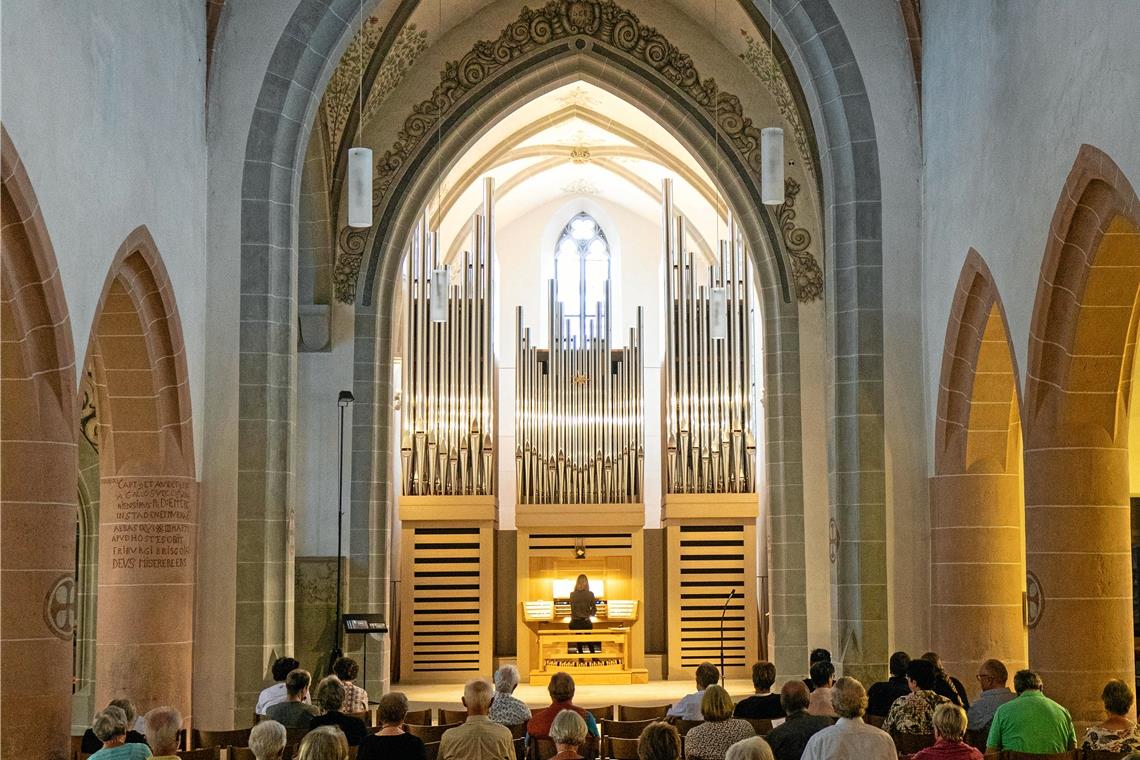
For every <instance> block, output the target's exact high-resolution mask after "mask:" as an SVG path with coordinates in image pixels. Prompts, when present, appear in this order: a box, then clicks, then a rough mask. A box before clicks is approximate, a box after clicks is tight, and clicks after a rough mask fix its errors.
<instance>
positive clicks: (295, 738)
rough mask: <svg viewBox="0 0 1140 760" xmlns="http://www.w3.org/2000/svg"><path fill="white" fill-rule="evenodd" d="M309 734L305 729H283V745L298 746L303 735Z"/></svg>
mask: <svg viewBox="0 0 1140 760" xmlns="http://www.w3.org/2000/svg"><path fill="white" fill-rule="evenodd" d="M307 733H309V729H307V728H287V729H285V745H286V746H289V745H293V744H300V743H301V740H302V739H304V738H305V734H307Z"/></svg>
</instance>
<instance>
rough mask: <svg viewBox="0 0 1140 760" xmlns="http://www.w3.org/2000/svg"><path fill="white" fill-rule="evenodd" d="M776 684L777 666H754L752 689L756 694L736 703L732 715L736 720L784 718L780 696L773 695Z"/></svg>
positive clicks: (770, 664)
mask: <svg viewBox="0 0 1140 760" xmlns="http://www.w3.org/2000/svg"><path fill="white" fill-rule="evenodd" d="M775 682H776V666H775V665H773V664H772V663H770V662H758V663H756V664H755V665H753V666H752V687H753V688H754V689H756V693H755V694H753V695H752V696H751V697H745V698H744V699H742V700H740V701H739V702H737V703H736V709H735V710H734V711H733V713H732V715H733V717H736V718H752V719H754V720H773V719H775V718H782V717H784V708H782V707H780V695H779V694H773V693H772V684H774V683H775Z"/></svg>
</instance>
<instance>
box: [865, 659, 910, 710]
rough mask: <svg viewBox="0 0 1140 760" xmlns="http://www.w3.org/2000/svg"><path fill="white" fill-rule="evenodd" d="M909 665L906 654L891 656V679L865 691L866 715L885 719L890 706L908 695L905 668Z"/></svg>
mask: <svg viewBox="0 0 1140 760" xmlns="http://www.w3.org/2000/svg"><path fill="white" fill-rule="evenodd" d="M907 665H910V656H909V655H907V653H906V652H895V653H894V654H892V655H891V660H890V664H889V667H890V671H891V677H890V678H888V679H887V680H886V681H879V682H878V683H873V684H871V688H870V689H867V714H868V715H876V716H878V717H880V718H885V717H887V713H888V712H890V710H891V705H893V704H894V703H895V700H896V699H898V698H899V697H905V696H906V695H907V694H910V686H908V685H907V682H906V666H907Z"/></svg>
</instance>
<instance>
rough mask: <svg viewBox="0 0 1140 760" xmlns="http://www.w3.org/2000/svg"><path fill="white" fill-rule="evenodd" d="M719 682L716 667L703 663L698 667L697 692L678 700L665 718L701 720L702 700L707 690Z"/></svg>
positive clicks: (718, 673)
mask: <svg viewBox="0 0 1140 760" xmlns="http://www.w3.org/2000/svg"><path fill="white" fill-rule="evenodd" d="M719 680H720V671H718V670H717V669H716V665H713V664H712V663H711V662H702V663H701V664H700V665H698V666H697V690H696V691H695V692H693V693H692V694H686V695H685V696H683V697H681V698H680V699H678V700H677V703H676V704H675V705H673V706H672V707H670V708H669V711H668V712H667V713H665V716H666V717H667V718H676V719H678V720H701V700H702V699H704V696H705V689H707V688H708V687H710V686H712V685H713V684H715V683H716V682H717V681H719Z"/></svg>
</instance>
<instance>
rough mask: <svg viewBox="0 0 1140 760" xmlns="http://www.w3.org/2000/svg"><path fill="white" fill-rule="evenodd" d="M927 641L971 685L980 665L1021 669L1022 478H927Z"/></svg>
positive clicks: (1023, 643)
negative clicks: (987, 662) (992, 660)
mask: <svg viewBox="0 0 1140 760" xmlns="http://www.w3.org/2000/svg"><path fill="white" fill-rule="evenodd" d="M930 501H931V515H932V517H931V526H930V528H931V535H930V551H931V576H932V577H931V627H932V630H931V640H932V643H933V646H934V651H936V652H938V653H939V655H941V657H942V660H943V663H944V664H945V666H946V669H947V670H948V671H949V672H951V673H954V674H955V675H957V676H958V677H959V678H961V679H962V680H963V681H966V682H967V683H970V681H969V680H968V679H970V678H973V676H974V674H975V673H977V672H978V671H977V668H978V666H979V665H981V663H982V662H983V661H984V660H987V659H989V658H991V657H992V658H996V659H999V660H1001V661H1002V662H1004V663H1005V665H1006V667H1008V668H1009V670H1010V672H1011V673H1012V672H1014V671H1015V670H1018V669H1020V668H1024V667H1025V666H1026V633H1025V624H1024V620H1023V613H1022V597H1021V594H1022V590H1023V588H1024V582H1025V560H1024V555H1023V554H1022V547H1021V474H1020V473H1002V472H982V473H958V474H949V475H940V476H935V477H933V478H931V481H930Z"/></svg>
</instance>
